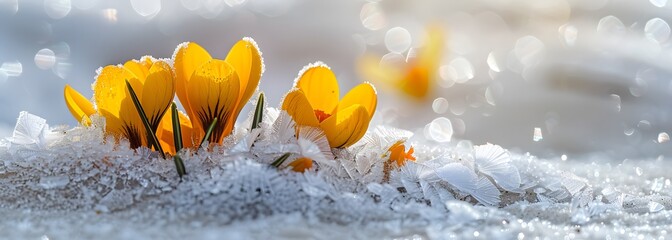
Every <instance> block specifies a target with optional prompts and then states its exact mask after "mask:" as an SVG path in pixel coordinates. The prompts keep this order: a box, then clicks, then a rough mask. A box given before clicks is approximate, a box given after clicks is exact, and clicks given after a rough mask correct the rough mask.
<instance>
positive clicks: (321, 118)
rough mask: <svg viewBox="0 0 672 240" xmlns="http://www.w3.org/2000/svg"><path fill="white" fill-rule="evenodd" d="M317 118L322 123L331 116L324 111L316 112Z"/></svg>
mask: <svg viewBox="0 0 672 240" xmlns="http://www.w3.org/2000/svg"><path fill="white" fill-rule="evenodd" d="M315 116H316V117H317V121H319V122H322V121H324V120H325V119H327V118H328V117H331V114H328V113H325V112H324V111H322V110H317V109H316V110H315Z"/></svg>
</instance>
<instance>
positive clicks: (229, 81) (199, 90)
mask: <svg viewBox="0 0 672 240" xmlns="http://www.w3.org/2000/svg"><path fill="white" fill-rule="evenodd" d="M239 84H240V82H239V81H238V75H236V72H235V71H234V69H233V67H231V65H230V64H228V63H227V62H225V61H222V60H217V59H212V60H210V61H208V62H206V63H205V64H203V65H201V67H200V68H198V69H197V70H196V71H194V74H193V75H192V76H191V79H190V80H189V82H188V83H187V96H188V99H189V102H190V103H191V107H192V109H193V111H194V114H195V118H191V117H190V118H191V119H193V120H192V123H194V122H198V123H199V124H198V126H201V129H199V130H200V131H201V133H203V134H205V129H206V128H207V127H208V126H210V124H211V123H212V122H213V120H214V118H215V117H217V119H218V121H217V124H216V125H215V128H214V131H213V132H212V135H211V137H210V139H209V141H210V142H217V143H221V142H222V140H223V139H224V137H225V136H227V135H229V134H230V133H231V131H232V130H233V124H234V122H232V121H229V119H230V116H231V114H234V109H235V107H236V101H237V100H238V93H239V90H240V85H239Z"/></svg>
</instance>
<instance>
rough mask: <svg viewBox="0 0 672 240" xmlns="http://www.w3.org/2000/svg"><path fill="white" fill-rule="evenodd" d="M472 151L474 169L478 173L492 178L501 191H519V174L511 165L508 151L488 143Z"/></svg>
mask: <svg viewBox="0 0 672 240" xmlns="http://www.w3.org/2000/svg"><path fill="white" fill-rule="evenodd" d="M474 150H475V151H474V161H475V163H476V169H477V170H478V171H479V172H480V173H483V174H485V175H488V176H490V177H492V179H494V180H495V183H497V185H499V186H500V187H502V188H503V189H506V190H509V191H514V192H515V191H518V190H519V187H520V183H521V180H520V174H519V173H518V168H516V167H515V166H514V165H513V164H511V156H510V155H509V152H508V151H506V150H505V149H503V148H502V147H500V146H498V145H493V144H490V143H488V144H486V145H481V146H475V147H474Z"/></svg>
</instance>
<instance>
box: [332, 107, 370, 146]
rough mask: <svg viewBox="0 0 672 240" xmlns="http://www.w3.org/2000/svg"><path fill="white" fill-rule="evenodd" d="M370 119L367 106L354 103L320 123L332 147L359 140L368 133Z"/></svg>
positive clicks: (350, 143) (348, 144) (347, 144)
mask: <svg viewBox="0 0 672 240" xmlns="http://www.w3.org/2000/svg"><path fill="white" fill-rule="evenodd" d="M370 121H371V117H370V116H369V113H368V112H367V111H366V108H365V107H363V106H361V105H359V104H354V105H352V106H350V107H348V108H346V109H343V110H341V111H338V112H337V113H336V114H335V115H332V116H331V117H329V118H327V119H326V120H324V122H322V123H320V128H322V130H324V133H325V135H327V139H328V140H329V145H330V146H331V147H332V148H343V147H349V146H350V145H352V144H354V143H356V142H357V141H359V139H361V138H362V137H363V136H364V134H365V133H366V129H367V128H368V127H369V122H370Z"/></svg>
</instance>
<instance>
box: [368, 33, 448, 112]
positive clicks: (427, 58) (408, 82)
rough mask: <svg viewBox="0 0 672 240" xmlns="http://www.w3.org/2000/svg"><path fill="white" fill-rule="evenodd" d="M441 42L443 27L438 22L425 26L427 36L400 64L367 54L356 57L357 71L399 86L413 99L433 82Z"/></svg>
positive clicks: (442, 40)
mask: <svg viewBox="0 0 672 240" xmlns="http://www.w3.org/2000/svg"><path fill="white" fill-rule="evenodd" d="M443 46H444V37H443V30H442V29H441V28H440V27H438V26H432V27H429V28H428V29H427V39H426V41H425V43H424V45H423V47H422V48H421V49H420V50H418V53H417V55H416V56H415V57H409V58H407V60H406V61H407V62H406V63H403V64H400V65H396V64H395V65H392V64H385V63H381V62H380V57H379V56H374V55H370V54H367V55H365V56H363V57H362V58H361V59H360V60H359V64H358V67H359V72H360V73H361V75H362V76H363V77H364V78H365V79H367V80H370V81H373V82H383V83H384V84H383V85H384V86H388V87H392V88H396V89H399V90H401V92H402V93H404V94H406V95H408V96H411V97H414V98H416V99H424V98H425V96H427V95H428V93H429V90H430V89H432V87H433V84H434V77H435V75H436V73H437V72H438V68H439V62H440V61H441V55H442V51H443Z"/></svg>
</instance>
